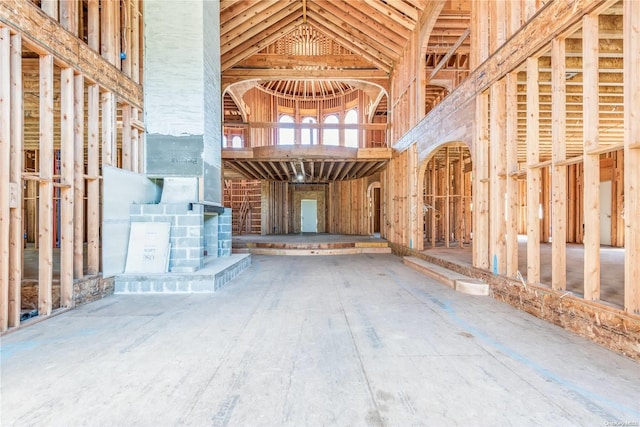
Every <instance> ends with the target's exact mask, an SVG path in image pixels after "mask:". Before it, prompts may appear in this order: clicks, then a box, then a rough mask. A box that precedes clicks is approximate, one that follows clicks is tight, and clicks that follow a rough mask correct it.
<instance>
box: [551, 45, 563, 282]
mask: <svg viewBox="0 0 640 427" xmlns="http://www.w3.org/2000/svg"><path fill="white" fill-rule="evenodd" d="M551 58H552V59H551V63H552V65H553V69H552V71H551V79H552V94H551V98H552V111H551V115H552V125H551V137H552V139H553V147H552V169H551V172H552V177H551V183H552V185H553V190H552V204H551V211H552V222H553V225H552V230H553V235H552V242H551V244H552V253H553V256H552V258H551V268H552V273H551V286H552V287H553V289H561V290H562V289H565V288H566V286H567V255H566V251H567V244H566V242H567V166H566V165H564V164H558V163H560V162H563V161H564V160H566V158H567V154H566V153H567V150H566V127H567V126H566V125H567V118H566V117H567V113H566V108H567V107H566V102H567V93H566V87H565V84H566V71H565V70H566V66H565V44H564V39H554V40H553V41H552V42H551Z"/></svg>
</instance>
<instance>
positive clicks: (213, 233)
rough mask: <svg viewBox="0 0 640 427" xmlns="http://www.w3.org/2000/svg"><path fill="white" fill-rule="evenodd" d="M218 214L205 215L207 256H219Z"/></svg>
mask: <svg viewBox="0 0 640 427" xmlns="http://www.w3.org/2000/svg"><path fill="white" fill-rule="evenodd" d="M218 223H219V215H218V214H205V216H204V253H205V255H206V256H211V257H216V258H217V257H218V227H219V225H218Z"/></svg>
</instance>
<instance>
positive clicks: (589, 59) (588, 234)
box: [578, 15, 600, 300]
mask: <svg viewBox="0 0 640 427" xmlns="http://www.w3.org/2000/svg"><path fill="white" fill-rule="evenodd" d="M582 34H583V36H582V50H583V52H582V80H583V83H582V91H583V101H582V105H583V108H584V110H583V132H584V156H583V162H584V190H583V203H584V298H585V299H586V300H597V299H600V155H599V154H588V153H589V151H590V150H593V149H595V148H598V145H599V132H598V127H599V123H598V121H599V99H598V96H599V91H598V80H599V79H598V52H599V40H598V38H599V36H598V16H597V15H596V16H591V15H585V16H584V17H583V19H582ZM578 225H579V226H580V225H581V224H578Z"/></svg>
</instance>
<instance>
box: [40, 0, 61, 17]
mask: <svg viewBox="0 0 640 427" xmlns="http://www.w3.org/2000/svg"><path fill="white" fill-rule="evenodd" d="M40 8H41V9H42V11H43V12H44V13H46V14H47V15H49V16H50V17H51V18H53V19H54V20H56V21H57V20H58V11H59V0H41V2H40Z"/></svg>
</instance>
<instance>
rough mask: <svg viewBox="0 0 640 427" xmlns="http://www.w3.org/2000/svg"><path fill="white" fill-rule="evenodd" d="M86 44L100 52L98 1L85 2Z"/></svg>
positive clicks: (88, 0) (89, 0)
mask: <svg viewBox="0 0 640 427" xmlns="http://www.w3.org/2000/svg"><path fill="white" fill-rule="evenodd" d="M87 43H88V44H89V47H90V48H91V49H93V50H95V51H96V52H100V4H99V0H87Z"/></svg>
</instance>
